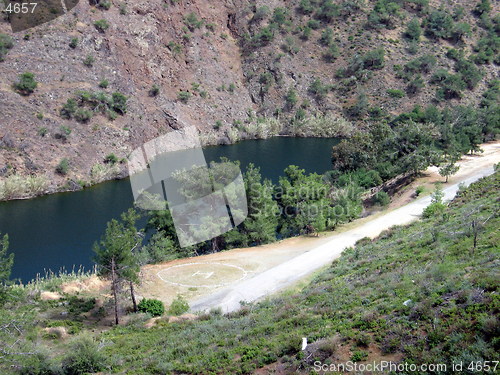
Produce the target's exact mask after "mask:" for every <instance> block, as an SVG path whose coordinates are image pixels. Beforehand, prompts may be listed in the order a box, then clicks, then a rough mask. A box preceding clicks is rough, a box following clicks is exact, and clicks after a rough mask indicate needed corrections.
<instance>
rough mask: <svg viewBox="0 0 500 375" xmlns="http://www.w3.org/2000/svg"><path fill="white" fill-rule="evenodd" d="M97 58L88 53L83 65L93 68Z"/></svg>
mask: <svg viewBox="0 0 500 375" xmlns="http://www.w3.org/2000/svg"><path fill="white" fill-rule="evenodd" d="M94 62H95V58H94V56H92V55H87V57H85V59H84V60H83V65H85V66H86V67H88V68H92V67H93V66H94Z"/></svg>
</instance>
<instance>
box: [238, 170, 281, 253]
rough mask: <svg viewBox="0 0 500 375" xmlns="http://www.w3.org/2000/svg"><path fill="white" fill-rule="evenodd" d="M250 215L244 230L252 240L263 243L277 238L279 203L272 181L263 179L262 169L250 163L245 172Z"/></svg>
mask: <svg viewBox="0 0 500 375" xmlns="http://www.w3.org/2000/svg"><path fill="white" fill-rule="evenodd" d="M244 181H245V189H246V195H247V200H248V217H247V219H246V220H245V222H244V223H243V228H242V231H243V232H244V233H245V234H246V236H247V237H248V239H249V240H250V241H251V242H254V243H256V244H262V243H267V242H272V241H274V240H275V239H276V227H277V226H278V212H279V209H278V204H277V202H276V201H275V200H274V199H273V196H272V191H273V185H272V183H271V181H269V180H265V181H262V176H261V174H260V169H259V168H256V167H255V166H254V165H253V164H249V165H248V167H247V170H246V173H245V178H244Z"/></svg>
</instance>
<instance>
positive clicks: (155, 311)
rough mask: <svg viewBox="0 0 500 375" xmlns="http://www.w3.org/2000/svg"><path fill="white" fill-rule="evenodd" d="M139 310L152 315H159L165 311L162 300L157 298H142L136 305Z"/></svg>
mask: <svg viewBox="0 0 500 375" xmlns="http://www.w3.org/2000/svg"><path fill="white" fill-rule="evenodd" d="M137 308H138V309H139V311H141V312H144V313H149V314H151V315H153V316H161V315H163V314H164V313H165V306H164V305H163V302H162V301H160V300H157V299H147V298H144V299H142V300H141V302H139V304H138V305H137Z"/></svg>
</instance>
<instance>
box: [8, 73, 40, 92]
mask: <svg viewBox="0 0 500 375" xmlns="http://www.w3.org/2000/svg"><path fill="white" fill-rule="evenodd" d="M13 87H14V89H15V90H16V91H17V92H18V93H19V94H21V95H25V96H27V95H30V94H32V93H33V92H35V89H36V88H37V87H38V83H37V81H36V80H35V75H34V74H33V73H29V72H26V73H23V74H21V75H20V76H19V78H18V81H17V82H16V83H14V84H13Z"/></svg>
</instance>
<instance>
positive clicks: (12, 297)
mask: <svg viewBox="0 0 500 375" xmlns="http://www.w3.org/2000/svg"><path fill="white" fill-rule="evenodd" d="M499 191H500V174H499V173H498V172H496V173H495V174H494V175H492V176H490V177H487V178H483V179H481V180H480V181H478V182H476V183H474V184H473V185H471V186H470V187H469V188H467V189H461V190H460V192H459V194H458V196H457V197H456V198H455V199H454V200H453V201H452V202H451V203H450V204H449V205H448V206H447V207H445V206H442V203H439V202H438V201H439V197H437V196H436V199H435V201H436V202H435V203H434V204H433V205H434V206H432V208H431V209H428V210H426V214H425V217H424V218H423V219H422V220H420V221H418V222H416V223H414V224H412V225H409V226H405V227H394V228H392V229H390V230H388V231H386V232H384V233H383V234H382V235H381V236H380V237H379V238H377V239H375V240H370V239H363V240H360V241H359V242H358V243H357V244H356V246H355V247H354V248H350V249H347V250H346V251H345V252H344V253H343V254H342V256H341V257H340V258H339V259H338V260H336V261H335V262H334V263H333V264H332V265H330V266H329V267H328V268H327V269H326V270H324V271H322V272H320V273H319V274H318V275H317V276H316V277H315V278H314V280H312V282H311V283H310V284H309V285H307V286H305V287H303V288H301V289H300V290H298V291H291V292H288V293H285V294H283V295H281V296H276V297H272V298H269V299H267V300H265V301H263V302H260V303H258V304H256V305H246V304H243V305H242V307H241V309H240V310H239V311H238V312H236V313H232V314H230V315H222V314H220V312H217V311H213V312H211V313H209V314H204V315H200V316H199V317H198V318H197V319H195V320H191V321H177V322H170V323H169V322H168V319H166V318H165V319H164V318H162V319H160V320H157V321H156V323H155V324H154V325H153V327H152V328H145V327H144V322H145V321H146V320H147V319H148V318H149V316H148V315H143V314H133V315H132V317H133V319H130V320H129V322H128V324H125V325H122V326H117V327H114V328H112V329H106V330H105V331H104V332H102V333H98V332H92V331H93V330H94V329H96V328H98V327H100V326H99V325H98V323H97V320H95V317H96V316H98V315H99V313H97V312H96V311H98V309H95V306H94V304H95V299H89V300H85V298H83V297H82V298H79V297H74V296H73V297H70V296H65V297H64V299H63V300H61V301H52V302H51V301H40V299H39V295H38V294H37V288H34V286H31V287H25V288H19V287H15V288H8V289H7V293H5V294H3V296H4V304H3V305H2V308H1V310H0V319H1V323H0V327H1V330H0V334H1V335H2V340H1V342H3V343H4V344H3V346H2V347H0V350H1V353H2V354H1V355H2V365H1V366H3V370H2V371H8V372H12V373H22V374H49V373H50V374H53V373H59V372H63V373H66V374H82V373H86V372H91V373H92V372H98V371H104V372H106V373H108V372H111V373H127V374H165V373H173V374H181V373H189V374H228V373H231V374H246V373H253V372H255V371H256V370H257V369H261V370H259V372H258V373H274V372H276V373H295V372H298V373H304V374H309V373H311V372H312V371H313V366H314V363H315V362H317V361H321V362H322V363H326V364H329V363H340V362H345V361H348V360H352V361H353V362H359V363H363V361H372V360H374V361H380V360H391V361H395V362H400V363H408V364H423V363H444V364H447V365H448V366H451V364H452V363H458V362H460V361H462V362H463V363H464V372H463V373H470V374H472V373H477V368H476V367H474V366H475V365H472V367H469V368H467V366H468V365H469V364H470V363H471V362H473V363H476V362H483V363H484V361H495V360H498V352H499V349H500V346H499V345H500V323H499V320H498V314H499V310H500V304H499V302H500V300H499V296H498V288H499V282H498V280H500V275H499V269H500V268H499V264H498V261H499V249H498V243H499V240H500V238H499V232H498V227H499V216H498V212H500V210H499V208H500V207H499ZM436 207H439V209H437V208H436ZM441 207H442V209H441ZM59 283H60V282H58V281H57V280H49V281H47V282H46V284H44V285H42V284H40V285H38V287H42V288H45V289H46V288H48V287H52V288H53V290H54V291H56V290H58V284H59ZM61 305H62V306H63V307H61ZM61 308H65V309H67V311H69V315H67V317H66V318H65V320H61V319H62V318H61V315H60V314H59V311H60V309H61ZM92 309H94V310H93V311H94V312H93V313H92V314H93V315H92V316H93V317H94V318H93V319H85V318H84V314H85V312H86V311H91V310H92ZM101 313H102V312H101ZM55 326H65V327H66V328H68V332H70V336H75V337H73V338H72V337H59V336H57V335H56V334H54V333H53V334H48V333H47V331H46V330H45V331H44V330H42V327H55ZM302 337H307V338H308V339H309V343H310V345H309V347H308V348H307V349H306V350H305V351H301V350H300V343H301V338H302ZM450 368H451V367H449V368H448V371H443V372H450V371H451V370H449V369H450ZM420 373H425V372H420Z"/></svg>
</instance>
